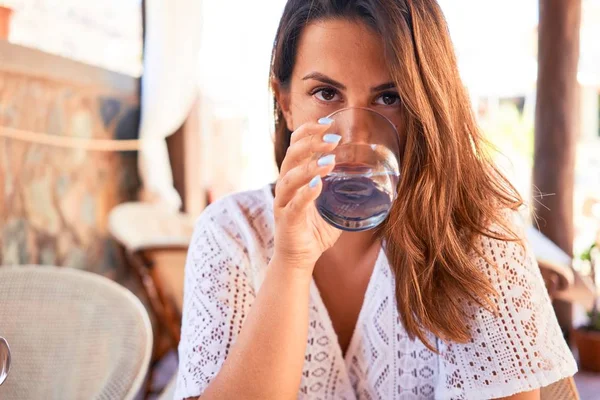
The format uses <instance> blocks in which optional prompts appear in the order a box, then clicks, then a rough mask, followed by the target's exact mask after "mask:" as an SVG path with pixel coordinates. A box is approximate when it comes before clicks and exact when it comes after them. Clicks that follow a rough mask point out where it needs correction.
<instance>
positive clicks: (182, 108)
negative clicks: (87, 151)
mask: <svg viewBox="0 0 600 400" xmlns="http://www.w3.org/2000/svg"><path fill="white" fill-rule="evenodd" d="M201 20H202V18H201V0H169V1H165V0H147V1H146V34H145V35H146V48H145V55H144V72H143V74H144V75H143V79H142V101H141V102H142V104H141V108H142V112H141V126H140V139H141V142H142V144H141V148H140V152H139V159H138V167H139V172H140V177H141V178H142V183H143V186H144V187H143V192H142V198H143V199H144V200H148V201H151V202H156V203H160V204H161V205H163V206H164V207H166V209H169V210H172V211H176V210H178V209H179V208H180V207H181V198H180V197H179V194H178V193H177V191H176V190H175V188H174V187H173V174H172V170H171V165H170V162H169V154H168V152H167V144H166V141H165V139H166V138H167V136H169V135H171V134H172V133H174V132H175V130H176V129H177V128H179V127H180V126H181V124H182V123H183V122H184V120H185V118H186V117H187V115H188V114H189V111H190V109H191V107H192V104H193V102H194V99H195V97H196V95H197V92H198V61H199V60H198V57H199V51H200V31H201Z"/></svg>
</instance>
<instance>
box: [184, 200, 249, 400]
mask: <svg viewBox="0 0 600 400" xmlns="http://www.w3.org/2000/svg"><path fill="white" fill-rule="evenodd" d="M224 204H225V203H224V202H217V203H215V204H213V205H211V206H210V207H209V208H207V210H206V211H205V212H204V213H203V214H202V216H201V217H200V218H199V220H198V221H197V223H196V227H195V231H194V234H193V237H192V240H191V243H190V247H189V250H188V256H187V261H186V266H185V286H184V304H183V317H182V328H181V342H180V344H179V370H178V377H177V387H176V395H175V399H184V398H188V397H195V396H199V395H201V394H202V393H203V392H204V390H205V389H206V388H207V386H208V385H209V383H210V382H211V380H212V379H213V378H214V377H215V376H216V375H217V373H218V372H219V370H220V368H221V366H222V365H223V362H224V361H225V359H226V357H227V355H228V353H229V349H230V347H231V346H232V344H233V342H234V341H235V339H236V337H237V335H238V334H239V332H240V330H241V327H242V323H243V321H244V318H245V317H246V315H247V314H248V310H249V308H250V304H251V303H252V301H253V299H254V297H255V293H254V289H253V287H252V285H251V284H250V282H251V279H250V278H249V277H248V275H247V274H248V271H249V268H248V264H249V261H248V250H247V248H246V246H245V245H244V243H243V242H244V241H243V240H242V235H241V233H240V227H239V224H236V221H235V219H234V218H232V215H231V214H232V213H231V212H230V211H228V210H227V208H226V207H224Z"/></svg>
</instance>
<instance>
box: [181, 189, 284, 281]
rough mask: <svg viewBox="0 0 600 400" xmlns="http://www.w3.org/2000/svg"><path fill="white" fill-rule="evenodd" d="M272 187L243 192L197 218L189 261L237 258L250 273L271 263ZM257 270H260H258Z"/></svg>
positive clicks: (221, 200)
mask: <svg viewBox="0 0 600 400" xmlns="http://www.w3.org/2000/svg"><path fill="white" fill-rule="evenodd" d="M270 190H271V189H270V186H266V187H264V188H262V189H260V190H253V191H246V192H239V193H235V194H231V195H228V196H225V197H223V198H221V199H219V200H217V201H216V202H214V203H212V204H210V205H209V206H208V207H207V208H206V209H205V210H204V212H203V213H202V214H201V215H200V217H199V218H198V219H197V221H196V223H195V227H194V234H193V236H192V240H191V242H190V248H189V253H188V259H191V260H192V261H193V260H194V259H207V258H209V259H215V260H217V259H218V260H222V261H223V262H225V261H227V260H230V259H233V260H237V261H238V262H239V263H240V264H244V265H247V266H248V268H249V269H247V272H248V273H251V274H255V273H257V272H260V270H262V269H263V267H264V266H265V265H266V264H268V261H269V259H270V257H271V253H272V248H273V237H274V218H273V195H272V194H271V192H270ZM255 269H256V271H254V270H255Z"/></svg>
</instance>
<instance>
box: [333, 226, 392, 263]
mask: <svg viewBox="0 0 600 400" xmlns="http://www.w3.org/2000/svg"><path fill="white" fill-rule="evenodd" d="M380 245H381V241H380V239H379V238H378V237H377V235H375V231H374V230H369V231H364V232H344V233H342V235H341V236H340V238H339V239H338V241H337V242H336V243H335V245H334V246H333V247H332V248H330V249H329V250H327V251H326V252H325V253H323V256H322V258H323V259H325V260H327V264H328V265H337V266H340V267H341V268H343V269H344V270H345V271H347V270H348V268H349V267H350V268H352V267H353V266H357V267H358V266H359V265H361V264H362V262H361V261H363V260H364V259H365V257H366V258H372V257H373V254H374V253H378V251H379V247H380Z"/></svg>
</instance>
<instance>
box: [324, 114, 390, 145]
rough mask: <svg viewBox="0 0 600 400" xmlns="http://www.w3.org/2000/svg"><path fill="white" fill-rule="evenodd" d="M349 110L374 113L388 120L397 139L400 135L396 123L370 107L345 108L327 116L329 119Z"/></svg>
mask: <svg viewBox="0 0 600 400" xmlns="http://www.w3.org/2000/svg"><path fill="white" fill-rule="evenodd" d="M349 110H363V111H368V112H372V113H373V114H376V115H378V116H380V117H381V118H383V119H384V120H386V121H387V122H388V123H389V124H390V125H391V127H392V129H393V130H394V132H395V133H396V137H397V135H398V129H396V125H394V123H393V122H392V121H391V120H390V119H389V118H388V117H386V116H385V115H383V114H382V113H380V112H379V111H376V110H373V109H372V108H369V107H344V108H340V109H339V110H335V111H334V112H332V113H331V114H329V115H327V118H331V117H334V116H335V115H336V114H339V113H342V112H344V111H349ZM398 139H399V138H398Z"/></svg>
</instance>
